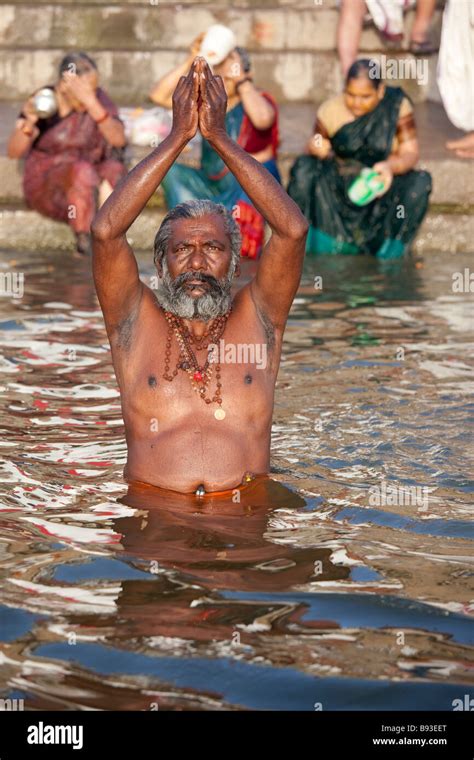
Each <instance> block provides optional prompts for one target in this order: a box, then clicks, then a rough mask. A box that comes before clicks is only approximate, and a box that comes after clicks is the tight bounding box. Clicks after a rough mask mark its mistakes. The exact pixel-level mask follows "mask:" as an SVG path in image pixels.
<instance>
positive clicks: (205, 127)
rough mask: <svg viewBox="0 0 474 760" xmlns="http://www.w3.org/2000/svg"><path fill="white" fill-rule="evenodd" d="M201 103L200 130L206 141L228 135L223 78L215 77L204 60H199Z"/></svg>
mask: <svg viewBox="0 0 474 760" xmlns="http://www.w3.org/2000/svg"><path fill="white" fill-rule="evenodd" d="M197 61H198V62H199V68H198V72H199V73H200V86H201V98H200V100H201V102H200V106H199V129H200V130H201V134H202V136H203V137H204V139H205V140H209V141H210V142H212V139H213V138H214V137H217V136H218V135H220V134H222V133H224V134H225V133H226V128H225V116H226V113H227V93H226V90H225V87H224V82H223V80H222V77H219V76H214V74H213V73H212V71H211V69H210V67H209V64H208V63H207V61H205V60H204V58H198V59H197Z"/></svg>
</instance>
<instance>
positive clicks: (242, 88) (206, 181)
mask: <svg viewBox="0 0 474 760" xmlns="http://www.w3.org/2000/svg"><path fill="white" fill-rule="evenodd" d="M227 32H229V33H230V30H227ZM203 37H204V35H200V36H199V37H198V38H197V39H196V40H195V41H194V42H193V45H192V47H191V55H190V56H189V57H188V58H187V59H186V61H184V62H183V64H181V65H180V66H178V67H177V68H176V69H174V70H173V71H171V72H170V73H169V74H167V75H166V76H165V77H163V79H161V80H160V81H159V82H158V83H157V84H156V85H155V87H154V88H153V90H152V92H151V93H150V97H151V99H152V100H153V101H154V102H155V103H157V104H158V105H161V106H165V107H167V108H171V96H172V94H173V92H174V89H175V87H176V85H177V83H178V80H179V78H180V77H181V76H182V75H184V74H187V72H188V71H189V67H190V66H191V63H192V61H193V60H194V58H195V56H196V55H198V54H201V43H202V41H203ZM208 60H209V63H212V69H213V72H214V73H215V74H218V75H220V76H221V77H222V78H223V80H224V85H225V88H226V91H227V97H228V104H227V116H226V128H227V133H228V134H229V135H230V137H232V139H233V140H236V141H237V142H238V143H239V145H240V146H241V147H242V148H243V149H244V150H246V151H247V152H248V153H251V154H252V156H253V157H254V158H255V159H256V160H257V161H260V162H261V163H262V164H263V165H264V166H265V167H266V168H267V169H268V171H269V172H270V173H271V174H273V176H274V177H276V179H278V181H280V175H279V172H278V168H277V164H276V157H277V147H278V111H277V106H276V103H275V101H274V100H273V98H272V97H271V96H270V95H269V94H268V93H266V92H260V91H259V90H257V88H256V87H255V86H254V84H253V81H252V77H251V76H250V74H249V71H250V62H249V59H248V55H247V53H246V51H245V50H244V49H243V48H238V47H234V48H233V49H232V50H231V52H230V53H229V54H228V55H227V56H226V57H225V58H224V59H223V60H220V61H219V62H218V63H215V62H214V61H212V60H211V59H210V58H209V59H208ZM162 184H163V189H164V192H165V198H166V202H167V205H168V208H173V207H174V206H176V205H177V204H178V203H182V202H183V201H188V200H194V199H201V198H202V199H208V200H212V201H214V202H215V203H223V204H224V206H225V207H226V208H228V209H229V210H230V211H232V212H233V215H234V218H235V219H236V221H237V222H238V224H239V226H240V230H241V233H242V256H248V257H249V258H257V256H258V255H259V252H260V249H261V247H262V244H263V238H264V220H263V217H262V216H261V215H260V214H259V213H258V211H257V210H256V209H255V208H254V206H253V205H252V203H251V201H250V198H249V197H248V196H247V195H246V193H244V191H243V190H242V188H241V187H240V185H239V183H238V182H237V180H236V179H235V177H234V176H233V174H231V173H230V172H229V170H228V168H227V167H226V165H225V164H224V162H223V161H222V159H221V158H220V157H219V156H218V154H217V153H216V152H215V151H214V150H213V149H212V148H211V147H210V145H209V143H208V142H207V141H206V140H203V141H202V156H201V166H200V168H199V169H195V168H193V167H190V166H184V165H183V164H174V165H173V166H172V167H171V169H170V170H169V172H168V174H167V176H166V177H165V179H164V180H163V183H162Z"/></svg>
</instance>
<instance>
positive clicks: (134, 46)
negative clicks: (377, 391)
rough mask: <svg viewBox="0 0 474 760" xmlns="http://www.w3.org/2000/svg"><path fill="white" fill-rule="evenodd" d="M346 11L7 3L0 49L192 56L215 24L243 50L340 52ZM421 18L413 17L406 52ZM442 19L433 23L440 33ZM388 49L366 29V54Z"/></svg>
mask: <svg viewBox="0 0 474 760" xmlns="http://www.w3.org/2000/svg"><path fill="white" fill-rule="evenodd" d="M338 16H339V10H338V8H337V7H336V6H335V5H334V3H328V2H327V0H322V2H321V3H320V4H315V3H313V4H311V3H306V4H305V5H302V6H300V7H299V8H296V9H295V8H293V7H289V6H275V3H267V4H266V5H265V6H264V7H261V6H259V7H257V8H256V7H255V3H247V4H246V6H241V7H236V6H235V5H234V4H232V5H227V6H222V5H218V4H216V3H199V4H198V3H180V4H179V11H178V10H177V7H176V4H175V3H169V2H161V1H160V2H156V4H153V3H142V4H140V5H139V4H130V3H128V4H124V3H120V4H108V3H104V4H101V5H94V4H92V5H91V4H89V3H87V4H85V3H84V4H83V3H74V4H73V5H72V4H66V5H63V4H56V5H54V4H51V3H47V4H42V3H41V4H37V3H29V4H27V3H25V4H13V3H3V4H2V11H1V15H0V45H2V46H5V47H7V48H17V47H26V48H30V49H31V48H36V49H38V48H45V49H48V48H53V49H54V48H64V47H79V48H82V47H84V48H87V49H90V50H102V49H105V50H138V51H142V50H144V49H145V50H147V49H149V50H157V49H159V50H162V49H168V50H187V48H188V46H189V44H190V42H191V41H192V40H193V39H194V37H195V36H196V34H198V33H199V32H200V31H204V30H205V29H207V28H208V27H209V26H210V25H211V24H215V23H223V24H226V25H228V26H230V27H231V28H232V29H233V30H234V32H235V34H236V35H237V38H238V40H239V43H240V44H242V45H245V46H246V47H248V48H249V49H250V50H266V49H268V50H275V51H277V52H281V51H286V50H293V51H299V50H303V51H315V52H317V51H320V50H334V49H335V30H336V25H337V20H338ZM413 17H414V12H413V11H410V12H408V13H407V14H406V21H405V39H404V41H403V42H402V43H401V45H400V47H401V48H403V47H406V45H407V43H408V39H409V31H410V28H411V25H412V22H413ZM440 18H441V12H440V11H437V12H436V13H435V16H434V18H433V29H434V31H435V33H436V32H437V31H439V24H440ZM381 47H384V45H383V43H382V42H381V39H380V37H379V35H378V33H377V32H376V30H375V27H374V26H373V25H367V26H366V27H365V28H364V31H363V35H362V40H361V49H362V50H372V49H375V50H380V49H381Z"/></svg>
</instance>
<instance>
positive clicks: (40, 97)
mask: <svg viewBox="0 0 474 760" xmlns="http://www.w3.org/2000/svg"><path fill="white" fill-rule="evenodd" d="M33 108H34V109H35V113H36V115H37V116H38V118H39V119H49V118H50V116H54V114H55V113H57V110H58V102H57V100H56V94H55V92H54V90H51V89H50V88H49V87H43V88H42V89H41V90H38V92H37V93H35V95H34V96H33Z"/></svg>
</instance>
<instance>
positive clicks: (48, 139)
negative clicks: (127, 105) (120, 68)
mask: <svg viewBox="0 0 474 760" xmlns="http://www.w3.org/2000/svg"><path fill="white" fill-rule="evenodd" d="M97 97H98V99H99V101H100V102H101V103H102V105H103V106H104V107H105V108H106V109H107V111H108V112H109V114H110V115H111V116H113V117H114V118H118V111H117V108H116V106H115V105H114V103H113V102H112V101H111V100H110V98H109V97H108V95H107V94H106V93H105V92H104V91H103V90H101V89H98V90H97ZM38 127H39V129H40V134H39V135H38V137H37V138H36V140H35V141H34V143H33V145H32V147H31V150H30V152H29V153H28V155H27V158H26V161H25V171H24V175H23V190H24V195H25V200H26V203H27V204H28V206H29V207H30V208H32V209H34V210H35V211H39V213H40V214H44V216H48V217H50V218H52V219H57V220H58V221H61V222H67V223H68V224H70V226H71V227H72V228H73V230H74V231H75V232H88V231H89V228H90V225H91V222H92V218H93V216H94V213H95V210H96V202H97V201H96V196H97V190H98V187H99V185H100V183H101V182H102V180H108V182H109V183H110V184H111V186H112V187H115V185H116V184H117V182H118V180H119V179H120V178H121V177H122V176H123V175H124V174H125V171H126V170H125V166H124V163H123V156H122V153H123V151H121V150H119V149H117V148H113V147H112V146H111V145H109V143H108V142H107V140H106V139H105V137H104V136H103V135H102V133H101V132H100V130H99V127H98V126H97V124H96V123H95V122H94V120H93V119H92V118H91V116H89V114H88V113H86V112H78V111H72V112H71V113H70V114H68V115H67V116H65V117H63V118H61V117H59V116H58V115H55V116H52V117H51V118H49V119H40V120H39V121H38Z"/></svg>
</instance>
